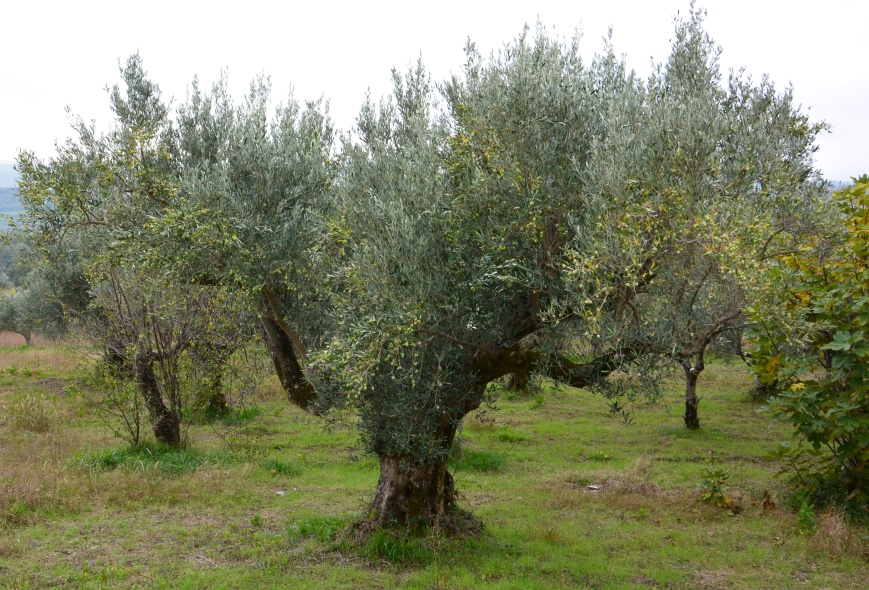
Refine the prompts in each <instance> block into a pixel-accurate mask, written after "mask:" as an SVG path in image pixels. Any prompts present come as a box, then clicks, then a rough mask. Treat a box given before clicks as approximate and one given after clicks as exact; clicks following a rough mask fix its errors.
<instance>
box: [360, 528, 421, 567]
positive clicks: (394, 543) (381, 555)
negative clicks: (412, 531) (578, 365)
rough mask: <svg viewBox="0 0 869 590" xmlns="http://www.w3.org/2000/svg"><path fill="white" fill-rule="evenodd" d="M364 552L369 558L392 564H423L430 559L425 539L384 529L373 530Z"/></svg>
mask: <svg viewBox="0 0 869 590" xmlns="http://www.w3.org/2000/svg"><path fill="white" fill-rule="evenodd" d="M365 553H366V554H367V556H368V557H369V558H371V559H384V560H386V561H388V562H390V563H393V564H425V563H428V562H429V561H430V559H431V551H430V550H429V547H428V544H427V543H426V541H425V539H421V538H418V537H411V536H409V535H407V534H406V533H400V532H394V531H387V530H384V529H378V530H376V531H374V533H373V534H372V535H371V536H370V537H369V538H368V543H367V544H366V546H365Z"/></svg>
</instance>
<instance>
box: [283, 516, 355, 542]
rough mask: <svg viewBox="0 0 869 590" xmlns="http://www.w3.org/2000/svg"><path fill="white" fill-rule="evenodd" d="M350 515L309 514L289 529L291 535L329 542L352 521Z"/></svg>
mask: <svg viewBox="0 0 869 590" xmlns="http://www.w3.org/2000/svg"><path fill="white" fill-rule="evenodd" d="M350 520H351V519H350V517H349V516H309V517H307V518H303V519H302V520H300V521H299V522H298V523H297V524H296V525H293V526H290V528H289V530H288V531H287V532H288V534H289V536H290V537H310V538H313V539H316V540H317V541H320V542H321V543H328V542H330V541H332V540H333V539H334V538H335V535H337V534H338V533H339V532H340V531H341V529H343V528H344V527H345V526H347V524H348V523H349V522H350Z"/></svg>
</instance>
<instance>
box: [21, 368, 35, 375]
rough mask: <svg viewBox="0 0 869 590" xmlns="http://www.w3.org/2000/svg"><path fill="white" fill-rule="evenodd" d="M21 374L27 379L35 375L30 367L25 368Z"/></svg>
mask: <svg viewBox="0 0 869 590" xmlns="http://www.w3.org/2000/svg"><path fill="white" fill-rule="evenodd" d="M21 373H22V374H23V375H24V376H25V377H30V376H32V375H33V371H31V370H30V367H24V368H23V369H21Z"/></svg>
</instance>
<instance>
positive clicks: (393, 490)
mask: <svg viewBox="0 0 869 590" xmlns="http://www.w3.org/2000/svg"><path fill="white" fill-rule="evenodd" d="M455 493H456V491H455V483H454V482H453V476H452V475H451V474H450V471H449V469H448V467H447V463H446V461H441V462H437V463H431V464H426V465H421V464H419V463H416V462H414V461H413V459H412V458H410V457H408V456H406V455H400V456H392V455H381V457H380V479H379V480H378V482H377V492H376V493H375V496H374V502H373V504H372V508H373V509H374V511H375V513H376V517H375V518H376V521H377V522H378V524H381V525H387V524H392V523H396V524H401V525H408V524H414V523H417V524H425V523H426V522H430V521H432V520H435V519H437V518H438V517H440V516H442V515H444V514H447V513H449V512H450V510H451V509H452V507H453V505H454V504H455Z"/></svg>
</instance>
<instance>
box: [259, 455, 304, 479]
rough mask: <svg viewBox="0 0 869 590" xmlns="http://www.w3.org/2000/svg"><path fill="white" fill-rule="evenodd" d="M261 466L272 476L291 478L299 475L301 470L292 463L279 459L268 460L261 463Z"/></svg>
mask: <svg viewBox="0 0 869 590" xmlns="http://www.w3.org/2000/svg"><path fill="white" fill-rule="evenodd" d="M262 466H263V467H264V468H265V469H268V470H269V471H270V472H271V473H272V475H283V476H284V477H293V476H296V475H301V473H302V470H301V469H300V468H298V467H296V466H295V465H293V464H292V463H288V462H287V461H281V460H280V459H273V458H269V459H266V460H265V461H263V462H262Z"/></svg>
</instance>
